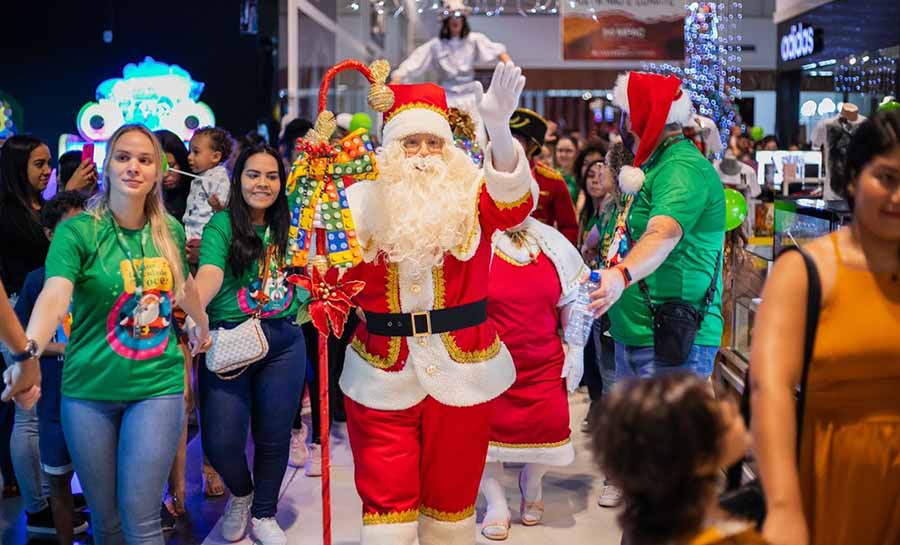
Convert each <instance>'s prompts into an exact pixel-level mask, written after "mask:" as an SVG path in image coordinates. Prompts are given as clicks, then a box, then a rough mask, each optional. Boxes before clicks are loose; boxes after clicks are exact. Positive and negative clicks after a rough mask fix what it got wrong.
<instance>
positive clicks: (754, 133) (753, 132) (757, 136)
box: [750, 125, 763, 142]
mask: <svg viewBox="0 0 900 545" xmlns="http://www.w3.org/2000/svg"><path fill="white" fill-rule="evenodd" d="M750 138H752V139H753V141H754V142H759V141H760V140H762V139H763V129H762V127H760V126H759V125H754V126H753V127H751V128H750Z"/></svg>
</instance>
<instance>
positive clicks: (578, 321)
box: [564, 271, 600, 346]
mask: <svg viewBox="0 0 900 545" xmlns="http://www.w3.org/2000/svg"><path fill="white" fill-rule="evenodd" d="M599 287H600V271H591V274H590V276H589V277H588V279H587V282H585V283H584V284H581V285H580V286H578V295H577V296H576V297H575V302H574V303H572V308H571V310H569V323H568V324H566V331H565V334H564V337H565V339H566V343H567V344H569V345H570V346H571V345H574V346H584V345H585V344H587V340H588V339H589V338H590V336H591V326H592V325H593V323H594V314H593V312H592V311H591V310H590V309H589V308H588V305H589V304H590V303H591V297H590V294H591V292H593V291H596V290H597V288H599Z"/></svg>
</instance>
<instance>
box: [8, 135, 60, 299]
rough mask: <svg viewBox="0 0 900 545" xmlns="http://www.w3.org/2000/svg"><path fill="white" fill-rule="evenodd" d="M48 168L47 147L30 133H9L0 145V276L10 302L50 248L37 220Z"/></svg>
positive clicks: (42, 262) (45, 186) (48, 180)
mask: <svg viewBox="0 0 900 545" xmlns="http://www.w3.org/2000/svg"><path fill="white" fill-rule="evenodd" d="M50 170H51V169H50V148H48V147H47V144H44V143H43V142H41V141H40V140H38V139H37V138H35V137H33V136H29V135H25V134H22V135H16V136H13V137H11V138H10V139H9V140H7V141H6V142H5V143H4V144H3V147H2V148H0V240H2V241H3V244H0V279H2V280H3V284H4V286H6V290H7V293H9V294H10V299H11V300H12V301H15V295H16V294H17V293H18V292H19V290H20V289H22V283H23V282H24V281H25V276H26V275H27V274H28V273H29V272H31V271H33V270H34V269H37V268H38V267H40V266H41V265H43V264H44V260H45V259H46V258H47V250H48V249H49V248H50V243H49V242H48V241H47V237H46V236H44V231H43V229H42V228H41V222H40V211H41V208H42V207H43V206H44V197H42V196H41V192H42V191H43V190H44V189H46V188H47V184H48V183H49V182H50Z"/></svg>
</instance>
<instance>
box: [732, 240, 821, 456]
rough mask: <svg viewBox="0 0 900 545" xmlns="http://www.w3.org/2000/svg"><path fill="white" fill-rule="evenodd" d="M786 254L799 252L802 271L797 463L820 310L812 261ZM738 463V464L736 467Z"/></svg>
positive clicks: (745, 402) (744, 400)
mask: <svg viewBox="0 0 900 545" xmlns="http://www.w3.org/2000/svg"><path fill="white" fill-rule="evenodd" d="M786 252H799V253H800V255H801V256H802V257H803V264H804V266H805V268H806V282H807V291H806V323H805V330H804V334H803V369H802V371H801V373H800V384H799V391H798V393H797V410H796V419H797V437H796V445H797V461H798V462H799V461H800V438H801V437H802V436H803V417H804V411H805V409H806V384H807V381H808V380H809V369H810V366H811V364H812V355H813V349H814V348H815V344H816V332H817V330H818V327H819V313H820V311H821V307H822V282H821V280H820V278H819V269H818V268H817V267H816V262H815V261H814V260H813V258H812V257H811V256H810V255H809V254H808V253H806V251H804V250H803V249H802V248H800V247H798V246H792V247H790V248H785V249H784V250H783V251H782V252H781V253H780V254H779V257H780V256H782V255H784V254H785V253H786ZM750 390H751V388H750V366H747V371H746V372H745V373H744V391H743V392H742V393H741V414H742V415H743V416H744V421H745V422H746V423H747V427H748V428H749V426H750V420H751V416H752V415H751V411H750ZM740 463H741V462H738V464H740Z"/></svg>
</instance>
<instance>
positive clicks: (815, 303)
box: [781, 246, 822, 463]
mask: <svg viewBox="0 0 900 545" xmlns="http://www.w3.org/2000/svg"><path fill="white" fill-rule="evenodd" d="M789 251H796V252H799V253H800V255H801V256H802V257H803V263H804V264H805V265H806V282H807V289H806V328H805V331H804V337H803V371H802V372H801V374H800V390H799V392H798V393H797V462H798V463H799V462H800V438H801V437H802V435H803V416H804V411H805V409H806V385H807V381H808V380H809V369H810V366H811V365H812V356H813V349H815V346H816V332H817V330H818V328H819V313H820V311H821V309H822V281H821V279H820V278H819V269H818V268H817V267H816V262H815V261H814V260H813V258H812V257H811V256H810V255H809V254H808V253H807V252H806V251H804V250H803V249H801V248H800V247H798V246H793V247H790V248H786V249H785V250H784V251H782V252H781V255H784V254H785V253H786V252H789Z"/></svg>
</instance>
